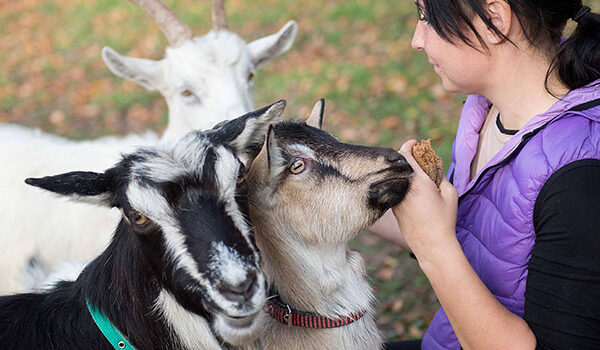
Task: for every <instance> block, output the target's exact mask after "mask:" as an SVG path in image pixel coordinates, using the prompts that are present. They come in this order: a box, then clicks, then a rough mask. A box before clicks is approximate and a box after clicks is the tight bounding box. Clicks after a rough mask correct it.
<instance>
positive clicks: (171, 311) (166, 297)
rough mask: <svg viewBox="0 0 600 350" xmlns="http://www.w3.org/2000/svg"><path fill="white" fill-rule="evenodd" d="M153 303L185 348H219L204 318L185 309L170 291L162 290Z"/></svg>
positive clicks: (214, 349)
mask: <svg viewBox="0 0 600 350" xmlns="http://www.w3.org/2000/svg"><path fill="white" fill-rule="evenodd" d="M154 305H155V306H154V311H155V312H157V313H159V314H160V315H161V316H162V317H163V318H164V319H165V321H167V323H168V324H169V325H170V326H171V329H172V330H173V333H174V334H175V335H176V337H177V338H179V341H180V342H181V344H182V345H183V346H184V347H185V349H190V350H191V349H206V350H221V346H220V345H219V343H217V340H216V339H215V337H214V336H213V333H212V331H211V330H210V326H209V324H208V322H207V321H206V319H205V318H204V317H201V316H199V315H196V314H194V313H192V312H189V311H187V310H186V309H185V308H183V306H181V305H180V304H179V303H178V302H177V300H175V298H174V297H173V295H172V294H171V293H169V292H168V291H165V290H163V291H162V292H161V293H160V295H159V296H158V298H157V299H156V302H155V304H154Z"/></svg>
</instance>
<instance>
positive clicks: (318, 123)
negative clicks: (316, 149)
mask: <svg viewBox="0 0 600 350" xmlns="http://www.w3.org/2000/svg"><path fill="white" fill-rule="evenodd" d="M324 111H325V100H324V99H320V100H319V101H317V103H315V105H314V107H313V109H312V112H310V116H309V117H308V119H306V124H308V125H309V126H312V127H314V128H317V129H321V127H322V126H323V112H324Z"/></svg>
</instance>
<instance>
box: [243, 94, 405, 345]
mask: <svg viewBox="0 0 600 350" xmlns="http://www.w3.org/2000/svg"><path fill="white" fill-rule="evenodd" d="M323 107H324V105H323V101H320V102H319V103H317V104H316V105H315V107H314V109H313V113H312V114H311V116H310V117H309V119H308V120H307V122H306V123H304V122H295V121H282V122H279V123H276V124H274V125H273V126H272V127H271V128H270V129H269V133H268V135H267V139H266V141H265V145H264V147H263V149H262V150H261V153H260V154H259V155H258V157H257V158H256V159H255V160H254V161H253V162H252V166H251V168H250V172H249V175H248V184H249V192H248V202H249V208H250V218H251V221H252V225H253V227H254V231H255V234H256V243H257V245H258V247H259V249H260V251H261V254H262V258H263V271H264V273H265V275H266V276H267V281H268V282H269V285H270V286H271V289H272V293H273V294H274V295H275V296H276V297H275V298H273V299H270V300H269V301H268V302H267V311H268V312H269V314H271V316H272V318H268V321H267V324H266V327H265V331H264V333H263V336H262V337H261V338H260V340H261V343H262V345H263V346H264V348H265V349H267V350H277V349H298V350H317V349H319V350H320V349H352V350H374V349H379V348H381V344H382V338H381V335H380V333H379V331H378V329H377V325H376V323H375V316H374V310H373V305H372V304H373V298H374V297H373V293H372V289H371V287H370V286H369V283H368V281H367V279H366V277H365V268H364V263H363V260H362V257H361V255H360V254H359V253H357V252H354V251H351V250H349V248H348V241H350V239H352V238H353V237H355V236H356V235H357V234H358V233H360V232H361V231H364V230H365V229H366V228H368V227H369V226H370V225H371V224H372V223H373V222H374V221H375V220H376V219H377V218H379V217H380V216H381V215H382V214H383V213H384V212H385V211H386V210H387V209H389V208H390V207H392V206H394V205H396V204H397V203H399V202H400V201H401V200H402V198H403V197H404V195H405V193H406V191H407V188H408V184H409V178H410V176H411V175H412V169H411V167H410V166H409V165H408V163H407V162H406V160H405V159H404V157H402V156H401V155H400V154H398V153H397V152H396V151H394V150H393V149H389V148H379V147H365V146H358V145H351V144H346V143H342V142H339V141H338V140H337V139H335V138H334V137H333V136H331V135H330V134H328V133H327V132H325V131H323V130H321V124H322V118H323Z"/></svg>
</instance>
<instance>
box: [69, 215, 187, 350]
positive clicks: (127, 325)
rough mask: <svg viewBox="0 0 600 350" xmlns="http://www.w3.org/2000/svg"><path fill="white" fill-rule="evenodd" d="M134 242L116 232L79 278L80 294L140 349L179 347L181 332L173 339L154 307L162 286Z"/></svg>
mask: <svg viewBox="0 0 600 350" xmlns="http://www.w3.org/2000/svg"><path fill="white" fill-rule="evenodd" d="M121 226H123V225H122V224H120V225H119V228H118V230H120V229H122V228H121ZM134 242H135V239H133V238H132V237H127V235H124V234H119V233H118V232H117V234H116V235H115V238H114V239H113V241H112V242H111V244H110V245H109V247H108V248H107V249H106V250H105V251H104V253H103V254H102V255H100V256H99V257H98V258H97V259H96V260H94V261H93V262H92V263H90V265H89V267H88V268H86V270H84V272H83V273H82V276H81V277H80V279H79V280H78V282H82V283H83V285H82V289H83V290H82V294H83V295H82V296H83V297H84V298H85V299H88V300H89V301H90V303H91V304H92V305H95V306H98V307H100V309H101V311H102V312H103V313H104V314H105V315H106V316H107V317H108V319H109V320H110V321H111V323H112V324H113V325H114V326H115V327H116V328H117V329H119V331H121V333H123V334H124V335H125V336H126V337H127V338H128V339H129V340H130V341H132V342H133V343H134V344H136V345H137V346H138V347H139V348H142V349H146V348H148V349H150V348H160V349H177V348H180V347H179V346H175V345H174V344H178V342H179V341H180V339H181V335H180V334H177V338H174V337H173V334H172V332H171V329H170V325H167V324H165V322H164V321H163V319H162V315H160V314H159V313H158V312H159V310H156V304H157V301H158V300H159V298H160V297H161V294H164V291H163V288H162V287H161V286H160V284H159V282H158V281H157V279H156V278H155V277H154V276H155V273H154V272H153V271H152V268H151V267H150V266H149V264H148V263H147V261H146V259H145V257H144V255H143V253H142V251H141V249H140V247H137V246H136V244H135V243H134ZM161 292H162V293H161ZM176 333H177V332H176Z"/></svg>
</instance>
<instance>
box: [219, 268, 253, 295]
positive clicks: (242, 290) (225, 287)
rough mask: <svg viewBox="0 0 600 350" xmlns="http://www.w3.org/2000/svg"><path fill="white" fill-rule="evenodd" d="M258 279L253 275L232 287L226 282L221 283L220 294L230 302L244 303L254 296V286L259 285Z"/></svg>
mask: <svg viewBox="0 0 600 350" xmlns="http://www.w3.org/2000/svg"><path fill="white" fill-rule="evenodd" d="M256 280H257V278H256V275H255V274H251V275H250V276H249V277H248V278H246V279H245V280H244V281H242V282H241V283H238V284H237V285H232V284H230V283H227V282H225V281H223V282H221V284H220V286H219V292H221V294H222V295H223V296H224V297H225V298H227V299H228V300H230V301H235V302H244V301H247V300H248V299H249V297H250V296H251V294H252V290H253V289H254V286H256V284H257V281H256Z"/></svg>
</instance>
